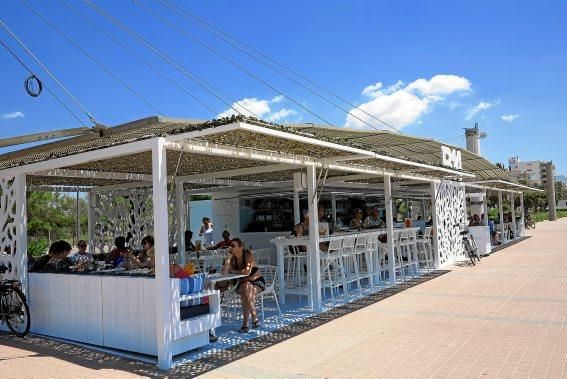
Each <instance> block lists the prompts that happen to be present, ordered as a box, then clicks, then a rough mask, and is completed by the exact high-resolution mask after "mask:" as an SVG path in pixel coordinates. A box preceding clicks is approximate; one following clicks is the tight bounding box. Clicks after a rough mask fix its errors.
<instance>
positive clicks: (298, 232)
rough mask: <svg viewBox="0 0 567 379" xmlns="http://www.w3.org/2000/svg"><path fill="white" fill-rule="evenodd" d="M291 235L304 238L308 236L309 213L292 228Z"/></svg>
mask: <svg viewBox="0 0 567 379" xmlns="http://www.w3.org/2000/svg"><path fill="white" fill-rule="evenodd" d="M291 235H292V236H294V237H305V236H308V235H309V213H306V214H305V216H303V220H302V221H301V222H300V223H299V224H296V225H295V226H294V227H293V230H292V231H291Z"/></svg>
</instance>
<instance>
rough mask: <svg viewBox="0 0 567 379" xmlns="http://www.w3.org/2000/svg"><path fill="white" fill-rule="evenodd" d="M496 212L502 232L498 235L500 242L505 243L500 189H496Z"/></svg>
mask: <svg viewBox="0 0 567 379" xmlns="http://www.w3.org/2000/svg"><path fill="white" fill-rule="evenodd" d="M498 214H499V217H500V232H501V233H502V234H501V235H500V240H501V241H500V242H502V243H505V242H508V241H505V240H504V235H505V233H504V209H503V207H502V191H498Z"/></svg>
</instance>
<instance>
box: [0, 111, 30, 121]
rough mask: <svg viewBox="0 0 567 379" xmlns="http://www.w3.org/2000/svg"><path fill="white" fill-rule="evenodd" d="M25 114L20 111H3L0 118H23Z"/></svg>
mask: <svg viewBox="0 0 567 379" xmlns="http://www.w3.org/2000/svg"><path fill="white" fill-rule="evenodd" d="M23 117H25V115H24V114H23V113H22V112H19V111H14V112H10V113H4V114H3V115H2V116H0V118H3V119H12V118H23Z"/></svg>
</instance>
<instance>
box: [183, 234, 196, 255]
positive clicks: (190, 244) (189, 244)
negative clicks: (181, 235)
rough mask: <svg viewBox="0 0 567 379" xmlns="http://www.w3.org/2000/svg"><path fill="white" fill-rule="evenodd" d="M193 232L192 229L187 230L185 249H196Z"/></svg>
mask: <svg viewBox="0 0 567 379" xmlns="http://www.w3.org/2000/svg"><path fill="white" fill-rule="evenodd" d="M192 239H193V232H192V231H190V230H186V231H185V251H186V252H188V251H195V244H194V243H193V241H192Z"/></svg>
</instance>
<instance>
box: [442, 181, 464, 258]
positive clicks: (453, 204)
mask: <svg viewBox="0 0 567 379" xmlns="http://www.w3.org/2000/svg"><path fill="white" fill-rule="evenodd" d="M435 192H436V201H435V212H436V214H437V231H436V233H437V234H436V235H437V246H438V249H439V264H440V265H443V264H445V263H449V262H453V261H454V260H455V258H457V257H459V256H462V255H463V254H464V248H463V242H462V240H461V236H460V235H459V233H460V231H461V225H462V224H463V223H464V222H465V217H464V214H465V213H464V209H463V204H464V201H463V199H464V196H465V191H464V187H463V185H462V184H460V183H455V182H451V181H443V182H441V183H439V184H435Z"/></svg>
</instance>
